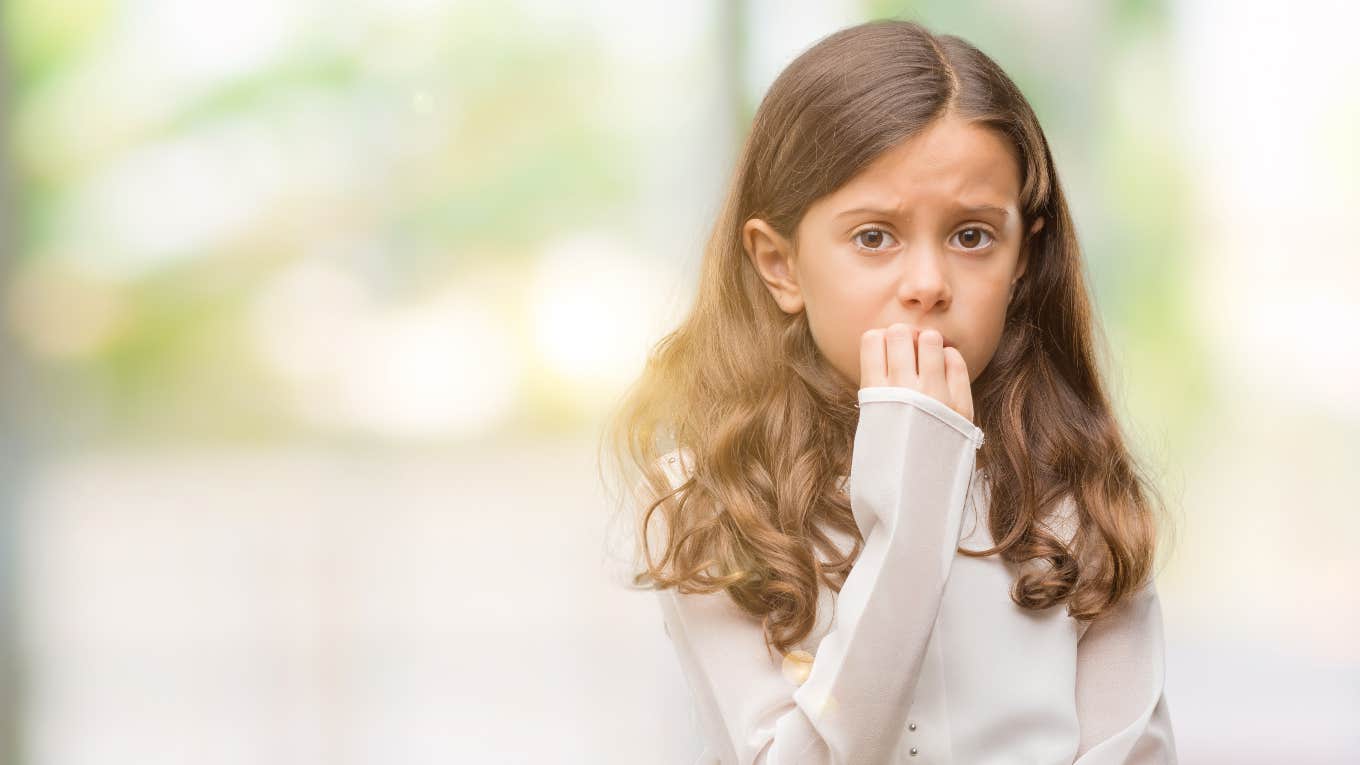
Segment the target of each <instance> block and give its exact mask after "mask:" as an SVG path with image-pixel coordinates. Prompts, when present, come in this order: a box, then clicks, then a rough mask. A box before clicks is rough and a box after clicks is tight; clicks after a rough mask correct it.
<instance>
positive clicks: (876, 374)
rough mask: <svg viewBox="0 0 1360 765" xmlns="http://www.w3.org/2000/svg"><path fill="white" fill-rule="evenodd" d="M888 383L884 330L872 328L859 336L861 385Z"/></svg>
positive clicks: (866, 386) (863, 386) (864, 386)
mask: <svg viewBox="0 0 1360 765" xmlns="http://www.w3.org/2000/svg"><path fill="white" fill-rule="evenodd" d="M887 384H888V362H887V355H886V353H885V351H884V346H883V330H881V329H870V330H867V331H865V333H864V334H862V335H860V336H859V387H861V388H869V387H872V386H875V385H887Z"/></svg>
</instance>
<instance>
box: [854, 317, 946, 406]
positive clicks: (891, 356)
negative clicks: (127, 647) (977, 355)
mask: <svg viewBox="0 0 1360 765" xmlns="http://www.w3.org/2000/svg"><path fill="white" fill-rule="evenodd" d="M859 369H860V372H859V386H860V387H861V388H868V387H872V386H878V385H892V386H900V387H904V388H911V389H913V390H918V391H920V392H922V393H924V394H926V395H928V396H930V397H931V398H933V399H936V400H938V401H940V402H943V403H944V404H945V405H947V406H948V407H949V408H950V409H953V410H954V411H956V412H958V413H959V414H961V415H963V416H964V417H967V418H968V421H969V422H972V421H973V389H972V386H971V384H970V383H969V379H968V364H967V362H965V361H964V360H963V354H962V353H959V349H957V348H946V347H944V338H943V337H942V336H941V335H940V333H939V332H937V331H935V330H933V329H925V330H917V329H914V328H912V327H908V326H907V325H905V324H893V325H891V326H889V327H888V328H887V329H871V330H868V331H866V332H865V333H864V334H863V335H861V336H860V343H859Z"/></svg>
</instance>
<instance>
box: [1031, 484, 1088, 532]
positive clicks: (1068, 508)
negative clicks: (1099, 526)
mask: <svg viewBox="0 0 1360 765" xmlns="http://www.w3.org/2000/svg"><path fill="white" fill-rule="evenodd" d="M1039 523H1041V524H1043V526H1044V528H1046V529H1048V530H1049V531H1050V532H1052V533H1053V535H1054V536H1056V537H1057V538H1058V539H1060V540H1062V543H1063V544H1065V545H1070V544H1071V543H1072V538H1073V537H1074V536H1075V535H1076V533H1077V527H1078V526H1080V525H1081V514H1080V509H1079V508H1078V507H1077V500H1076V497H1075V496H1073V495H1072V493H1071V492H1068V493H1066V494H1063V495H1062V498H1061V499H1059V500H1058V502H1057V503H1056V504H1055V505H1054V506H1053V509H1052V510H1050V511H1049V512H1048V513H1047V514H1046V515H1044V516H1043V517H1042V518H1041V519H1040V520H1039Z"/></svg>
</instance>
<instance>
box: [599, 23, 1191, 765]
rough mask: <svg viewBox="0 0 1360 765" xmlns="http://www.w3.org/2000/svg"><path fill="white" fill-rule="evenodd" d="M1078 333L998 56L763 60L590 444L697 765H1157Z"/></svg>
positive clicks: (1153, 674) (1132, 569)
mask: <svg viewBox="0 0 1360 765" xmlns="http://www.w3.org/2000/svg"><path fill="white" fill-rule="evenodd" d="M1094 322H1095V317H1094V316H1093V315H1092V312H1091V307H1090V299H1089V296H1088V294H1087V288H1086V285H1085V283H1084V276H1083V265H1082V260H1081V251H1080V248H1079V245H1078V243H1077V239H1076V234H1075V231H1074V227H1073V223H1072V220H1071V216H1070V214H1069V212H1068V208H1067V202H1066V200H1065V199H1064V196H1063V192H1062V188H1061V187H1060V185H1059V183H1058V176H1057V170H1056V169H1055V168H1054V167H1053V158H1052V156H1051V154H1050V152H1049V148H1048V144H1047V141H1046V140H1045V138H1044V134H1043V131H1042V130H1041V129H1040V127H1039V124H1038V121H1037V119H1036V118H1035V116H1034V113H1033V111H1032V110H1031V108H1030V106H1029V104H1028V103H1026V101H1025V99H1024V97H1023V96H1022V95H1021V94H1020V92H1019V90H1017V88H1016V86H1015V84H1014V83H1012V82H1011V80H1010V79H1009V78H1008V77H1007V76H1006V75H1005V74H1004V73H1003V72H1002V71H1001V69H1000V68H999V67H998V66H997V65H996V64H995V63H994V62H993V61H992V60H991V59H989V58H988V57H987V56H985V55H983V54H982V53H980V52H979V51H978V50H977V49H975V48H974V47H972V46H971V45H970V44H968V43H967V42H965V41H964V40H962V39H960V38H958V37H954V36H950V35H933V34H931V33H930V32H929V31H927V30H926V29H925V28H923V27H922V26H920V25H918V24H916V23H912V22H906V21H876V22H870V23H866V24H862V25H859V26H856V27H852V28H849V29H844V30H841V31H839V32H836V33H835V34H832V35H830V36H828V37H826V38H824V39H823V40H821V41H820V42H819V43H817V44H816V45H815V46H813V47H812V48H810V49H809V50H807V51H806V52H804V53H803V54H802V55H801V56H799V57H798V58H797V59H796V60H795V61H793V62H792V63H791V64H790V65H789V66H788V68H787V69H786V70H785V71H784V72H783V73H782V74H780V76H779V77H778V78H777V79H776V80H775V82H774V83H773V85H772V86H771V87H770V89H769V92H768V93H767V95H766V96H765V98H764V100H763V101H762V103H761V105H760V108H759V110H758V111H757V113H756V116H755V121H754V125H753V126H752V129H751V132H750V135H749V137H748V138H747V141H746V144H745V147H744V149H743V151H742V153H741V157H740V159H739V162H738V166H737V168H736V174H735V177H734V179H733V181H732V185H731V188H730V191H729V194H728V197H727V201H726V204H725V206H724V207H723V209H722V211H721V215H720V217H719V220H718V222H717V226H716V228H715V230H714V232H713V234H712V237H711V239H710V242H709V244H708V248H707V252H706V255H705V259H704V261H703V264H702V273H701V276H700V281H699V292H698V297H697V301H696V304H695V306H694V308H693V310H692V312H691V313H690V315H689V316H688V318H687V319H686V320H685V321H684V322H683V324H682V325H681V326H680V327H679V328H678V329H676V330H675V331H674V332H672V333H670V334H669V335H667V336H666V337H665V338H664V339H663V340H662V341H661V342H660V343H659V344H658V346H657V347H656V348H655V349H654V351H653V353H652V354H651V355H650V357H649V359H648V364H647V367H646V370H645V372H644V374H643V376H642V378H641V379H640V380H639V381H638V382H637V383H636V385H635V386H634V388H633V389H632V390H631V391H630V392H629V395H628V397H627V398H626V399H625V401H624V403H623V405H622V407H621V408H620V410H619V412H618V415H617V419H616V421H615V423H614V425H613V431H612V435H613V438H614V440H613V441H612V442H611V446H612V448H613V453H614V456H615V458H616V460H617V464H618V466H619V469H620V470H621V471H622V472H623V473H624V474H625V481H626V483H627V484H628V485H630V486H635V487H636V488H635V493H636V494H635V500H636V502H635V504H634V505H632V507H634V508H635V509H636V510H637V511H638V512H637V515H636V517H635V518H631V519H630V521H631V522H632V523H633V524H635V527H636V529H637V531H638V532H639V534H638V538H637V545H636V550H635V555H636V556H637V557H636V558H635V562H637V566H638V567H639V568H641V569H643V570H642V571H640V572H635V574H636V575H635V577H634V578H633V583H634V584H644V583H645V584H647V586H648V587H649V588H650V589H653V590H655V592H656V594H657V596H658V597H659V601H660V604H661V610H662V614H663V617H664V624H665V628H666V632H667V634H668V635H669V636H670V640H671V642H672V643H673V645H674V647H675V650H676V652H677V655H678V657H679V661H680V666H681V668H682V670H683V672H684V675H685V678H686V680H687V682H688V684H689V686H690V689H691V691H692V693H693V698H694V702H695V709H696V711H697V716H698V721H699V725H700V728H701V730H702V734H703V737H704V744H705V746H706V749H705V752H704V757H703V759H702V760H701V761H702V762H722V763H730V764H731V765H747V764H748V763H767V764H768V765H773V764H774V763H850V764H853V765H859V764H861V763H880V762H904V763H907V762H910V763H917V762H929V763H966V764H972V763H1059V762H1063V763H1070V762H1077V763H1082V764H1083V765H1095V764H1096V763H1102V764H1104V763H1110V764H1113V763H1126V762H1137V763H1174V762H1175V761H1176V755H1175V742H1174V738H1173V735H1172V727H1171V721H1170V716H1169V711H1168V706H1167V702H1166V699H1165V695H1164V692H1163V677H1164V669H1163V666H1164V665H1163V636H1162V622H1161V607H1160V603H1159V601H1158V597H1157V592H1156V589H1155V586H1154V579H1153V570H1152V569H1153V560H1154V552H1155V547H1156V544H1157V532H1158V529H1159V527H1160V524H1159V523H1158V522H1157V518H1158V517H1159V514H1158V513H1156V512H1154V504H1153V502H1152V497H1153V496H1154V495H1155V491H1154V489H1153V487H1152V486H1151V484H1150V482H1149V481H1148V479H1146V478H1145V477H1144V476H1143V475H1142V474H1141V471H1140V469H1139V468H1138V467H1137V466H1136V465H1135V463H1134V460H1133V458H1132V457H1131V456H1130V454H1129V451H1128V448H1127V447H1126V445H1125V442H1124V439H1123V436H1122V435H1121V433H1120V426H1119V424H1118V423H1117V421H1116V419H1115V416H1114V414H1113V413H1112V411H1111V406H1110V402H1109V400H1108V397H1107V395H1106V392H1105V389H1104V386H1103V384H1102V382H1101V379H1100V375H1099V370H1098V369H1097V361H1096V348H1095V344H1094V343H1093V340H1092V334H1093V324H1094ZM984 436H985V437H984ZM639 475H640V478H639Z"/></svg>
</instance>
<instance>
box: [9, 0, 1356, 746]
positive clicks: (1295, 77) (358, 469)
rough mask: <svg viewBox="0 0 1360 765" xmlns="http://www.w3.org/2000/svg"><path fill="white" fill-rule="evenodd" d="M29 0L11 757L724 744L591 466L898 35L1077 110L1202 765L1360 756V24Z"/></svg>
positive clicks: (1050, 106) (15, 296)
mask: <svg viewBox="0 0 1360 765" xmlns="http://www.w3.org/2000/svg"><path fill="white" fill-rule="evenodd" d="M0 9H2V10H0V25H2V34H0V81H2V82H3V85H4V87H3V89H0V129H3V135H4V151H3V154H2V155H0V190H2V191H3V197H0V320H2V321H3V330H4V331H3V333H0V336H2V339H0V342H3V343H4V347H3V352H4V361H3V365H2V366H0V368H2V369H3V378H0V396H2V397H3V414H2V415H0V416H2V417H3V422H0V446H2V447H3V460H2V461H0V470H2V471H3V476H2V480H0V762H3V763H17V764H22V765H86V764H90V765H93V764H94V763H101V764H102V763H138V765H149V764H151V763H194V764H195V765H211V764H212V763H289V764H290V765H292V764H295V763H327V764H330V763H342V764H348V763H354V764H356V765H357V764H359V763H384V764H387V763H436V762H439V763H447V762H459V763H463V762H468V763H472V762H476V763H490V762H506V763H510V762H529V761H534V762H570V763H576V762H581V763H585V762H590V763H600V762H619V763H642V762H648V763H650V762H657V763H688V762H692V761H693V758H694V756H695V755H696V754H697V752H698V750H699V743H698V738H697V737H698V733H697V729H696V728H694V727H693V724H692V720H691V718H690V709H689V700H688V695H687V694H688V691H687V689H686V687H685V685H684V680H683V677H682V676H681V675H680V672H679V668H678V665H677V664H676V662H675V657H674V654H673V652H672V650H671V647H670V645H669V643H668V641H667V639H666V637H665V635H664V633H663V631H662V627H661V616H660V612H659V610H658V609H657V607H656V605H655V602H654V600H653V599H652V596H651V595H650V594H646V593H632V592H628V591H626V590H624V589H621V588H620V587H619V586H618V585H617V584H616V583H615V582H614V581H613V580H612V579H611V578H610V577H609V576H608V575H607V569H608V566H607V556H606V555H605V552H604V547H603V545H604V542H603V540H604V536H605V532H606V527H607V521H608V517H609V514H610V513H611V512H612V510H613V507H612V506H611V505H610V504H609V503H608V502H607V501H606V498H605V494H604V493H603V490H602V487H601V484H600V480H599V476H598V473H597V465H596V463H595V446H596V439H597V437H598V435H599V428H600V427H601V425H602V418H603V417H604V416H605V414H607V413H608V411H609V408H610V407H611V406H612V405H613V404H614V403H615V402H616V401H617V400H618V397H619V395H620V394H621V392H622V390H623V388H624V386H625V385H627V384H628V382H629V381H630V380H631V379H632V378H633V377H634V376H635V375H636V374H637V372H638V371H639V370H640V369H641V364H642V361H643V359H644V356H645V354H646V352H647V349H648V347H649V346H650V345H651V343H653V342H655V341H656V340H657V339H659V338H660V336H661V335H662V334H664V332H666V331H667V330H668V329H669V328H670V327H671V326H673V325H674V323H675V322H676V321H677V320H678V319H679V317H680V316H681V315H682V314H683V312H684V310H685V308H686V307H687V304H688V301H689V299H690V298H691V296H692V294H693V293H692V290H693V286H694V278H695V275H696V269H697V266H698V263H699V256H700V251H701V246H702V243H703V240H704V239H705V238H706V236H707V233H708V227H709V226H710V225H711V223H712V216H713V215H714V213H715V212H716V210H717V208H718V205H719V201H720V193H721V189H722V186H723V183H724V182H725V180H726V176H727V174H728V173H729V172H730V170H731V166H732V162H733V160H734V158H735V152H736V149H737V147H738V143H739V141H740V140H741V138H742V136H743V135H744V131H745V129H746V127H747V126H748V125H749V121H750V118H751V116H752V114H753V111H754V109H755V106H756V105H757V104H758V102H759V99H760V98H761V96H762V94H763V93H764V91H765V89H766V87H768V85H769V83H770V82H771V81H772V80H773V78H774V76H775V75H776V74H777V73H778V72H779V70H780V69H781V68H782V67H783V66H784V65H785V64H787V63H788V62H789V61H790V60H791V59H792V58H793V57H794V56H796V55H797V54H798V53H799V52H801V51H802V50H803V49H805V48H806V47H808V46H809V45H811V44H812V43H813V42H815V41H816V40H817V39H819V38H820V37H822V36H824V35H826V34H829V33H830V32H832V31H835V30H836V29H839V28H841V27H843V26H847V25H850V24H854V23H858V22H861V21H865V20H868V19H871V18H881V17H888V16H898V17H907V18H914V19H917V20H919V21H923V22H925V23H926V24H927V25H928V26H930V27H931V28H932V29H934V30H935V31H937V32H943V33H951V34H958V35H961V36H963V37H965V38H967V39H969V40H970V41H972V42H973V43H974V44H976V45H978V46H979V47H980V48H982V49H983V50H984V51H986V52H987V53H989V54H990V55H991V56H992V57H993V58H995V59H996V60H997V61H998V62H999V63H1000V64H1001V65H1002V66H1003V67H1004V68H1005V69H1006V70H1007V71H1008V72H1009V73H1010V74H1011V75H1012V77H1013V78H1014V79H1015V80H1016V81H1017V82H1018V83H1019V85H1020V86H1021V88H1022V89H1023V90H1024V91H1025V93H1026V94H1027V95H1028V96H1029V98H1030V99H1031V101H1032V103H1033V105H1034V107H1035V109H1036V111H1037V112H1038V114H1039V116H1040V119H1041V121H1042V123H1043V125H1044V127H1045V130H1046V131H1047V135H1048V139H1049V141H1050V143H1051V145H1052V148H1053V151H1054V153H1055V155H1056V159H1057V162H1058V167H1059V169H1060V174H1061V178H1062V180H1063V182H1064V184H1065V186H1066V189H1067V192H1068V194H1069V199H1070V200H1071V202H1072V204H1073V205H1074V211H1073V212H1074V215H1075V217H1076V222H1077V226H1078V231H1079V235H1080V236H1081V238H1082V242H1083V245H1084V247H1085V250H1086V253H1087V256H1088V258H1089V267H1090V272H1091V276H1092V280H1093V286H1094V288H1095V290H1096V293H1097V294H1096V299H1097V306H1098V308H1099V311H1100V314H1101V319H1102V321H1103V322H1104V325H1105V329H1106V332H1107V334H1108V338H1109V342H1110V346H1111V349H1112V358H1113V359H1114V361H1115V362H1116V368H1115V369H1114V370H1112V371H1113V374H1112V376H1111V378H1110V384H1111V386H1112V389H1113V391H1114V392H1115V394H1116V396H1117V399H1118V404H1119V406H1120V410H1121V416H1122V417H1123V418H1124V420H1125V422H1126V423H1127V425H1128V428H1129V432H1130V434H1131V437H1132V438H1133V441H1134V446H1135V449H1136V450H1137V452H1138V453H1139V454H1140V455H1142V456H1143V457H1144V458H1145V460H1146V461H1147V463H1148V464H1149V465H1150V466H1151V467H1152V468H1153V469H1154V471H1155V472H1156V473H1157V475H1158V476H1159V479H1160V480H1161V484H1162V485H1163V487H1164V493H1165V495H1166V497H1167V498H1168V500H1169V501H1170V502H1171V505H1172V508H1173V511H1174V513H1175V515H1176V517H1177V518H1178V519H1179V523H1178V527H1177V529H1176V532H1175V543H1174V545H1173V546H1169V547H1167V548H1166V549H1165V550H1164V555H1163V556H1162V558H1161V560H1160V561H1159V567H1160V570H1161V575H1160V578H1159V591H1160V593H1161V596H1162V602H1163V609H1164V616H1165V622H1166V640H1167V652H1168V662H1169V666H1168V677H1167V683H1166V692H1167V698H1168V703H1169V706H1170V709H1171V712H1172V716H1173V721H1174V725H1175V732H1176V737H1177V742H1178V745H1179V749H1180V753H1181V758H1182V761H1183V762H1185V763H1279V762H1290V763H1354V762H1360V724H1357V720H1360V608H1357V605H1358V600H1360V596H1357V583H1360V555H1357V553H1356V549H1355V544H1356V542H1355V540H1356V539H1357V538H1360V512H1357V511H1360V501H1358V500H1357V499H1356V492H1355V488H1354V483H1353V481H1354V479H1355V477H1356V475H1357V471H1358V470H1360V347H1358V346H1360V341H1358V340H1357V337H1360V286H1357V285H1360V246H1357V244H1356V231H1355V224H1356V221H1357V216H1356V212H1355V211H1356V209H1357V207H1358V206H1360V150H1357V137H1360V53H1358V52H1357V51H1358V50H1360V46H1356V45H1355V41H1354V36H1353V30H1354V28H1355V25H1356V23H1357V22H1360V12H1357V10H1356V6H1355V5H1354V4H1352V3H1347V2H1341V1H1340V0H1336V1H1335V2H1325V1H1324V0H1305V1H1302V2H1296V3H1291V4H1288V5H1287V6H1286V5H1285V4H1280V3H1266V2H1254V3H1242V2H1228V1H1227V0H1184V1H1183V2H1178V3H1164V2H1134V1H1132V0H1121V1H1119V2H1081V3H1060V2H1051V1H1049V0H1023V1H1022V2H999V1H986V0H968V1H960V0H931V1H928V2H848V1H843V0H842V1H837V2H800V3H791V2H775V1H773V0H765V1H757V0H749V1H747V2H739V1H737V0H695V1H694V2H672V3H661V2H627V3H625V2H621V1H616V2H606V1H605V0H594V1H592V2H574V3H565V2H547V1H545V0H500V2H494V3H493V2H467V1H459V2H437V1H435V0H400V1H399V2H398V1H395V0H382V1H381V2H380V1H379V0H356V1H355V2H347V3H329V2H321V1H320V0H236V2H232V3H210V2H203V1H200V2H189V1H188V0H10V1H9V2H6V3H4V4H3V6H0Z"/></svg>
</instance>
